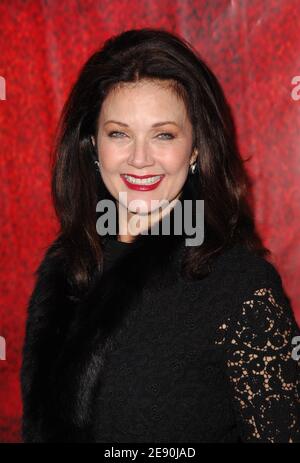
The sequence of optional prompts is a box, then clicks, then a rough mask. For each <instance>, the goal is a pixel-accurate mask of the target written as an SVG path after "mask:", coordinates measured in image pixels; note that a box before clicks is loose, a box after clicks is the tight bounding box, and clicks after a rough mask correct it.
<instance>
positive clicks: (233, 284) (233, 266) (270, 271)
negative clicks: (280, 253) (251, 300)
mask: <svg viewBox="0 0 300 463" xmlns="http://www.w3.org/2000/svg"><path fill="white" fill-rule="evenodd" d="M213 268H214V273H215V277H216V278H220V275H222V280H221V284H222V286H223V287H227V288H229V289H234V291H235V294H237V295H239V296H240V297H241V298H243V297H244V296H246V295H247V294H249V293H251V292H252V291H254V290H256V289H259V288H261V287H263V286H264V285H271V286H273V287H274V288H276V289H278V290H282V279H281V276H280V273H279V271H278V269H277V268H276V266H275V264H273V263H272V262H271V261H270V260H267V259H266V258H264V257H262V256H259V255H257V254H255V253H254V252H252V251H250V250H249V249H248V248H247V247H246V245H244V244H236V245H234V246H233V247H232V248H230V249H227V250H226V251H224V253H223V254H221V255H220V256H218V257H217V258H216V260H215V262H214V264H213Z"/></svg>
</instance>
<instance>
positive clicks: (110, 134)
mask: <svg viewBox="0 0 300 463" xmlns="http://www.w3.org/2000/svg"><path fill="white" fill-rule="evenodd" d="M115 133H117V134H123V135H125V133H124V132H116V131H113V132H109V134H108V136H109V137H112V138H120V137H114V136H113V134H115ZM121 138H123V137H121Z"/></svg>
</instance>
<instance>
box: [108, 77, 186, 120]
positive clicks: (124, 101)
mask: <svg viewBox="0 0 300 463" xmlns="http://www.w3.org/2000/svg"><path fill="white" fill-rule="evenodd" d="M129 109H130V112H129V111H128V110H129ZM116 113H117V114H116ZM141 113H142V114H143V117H149V118H155V117H160V118H161V117H162V116H163V115H165V116H166V117H167V116H168V117H170V116H172V118H173V119H174V118H176V119H177V120H178V122H180V121H181V122H182V123H184V122H185V119H186V116H187V114H186V107H185V103H184V101H183V100H182V98H180V96H179V95H178V94H177V93H176V92H175V90H174V89H173V88H172V86H171V82H170V81H148V80H142V81H138V82H126V83H125V82H124V83H120V84H118V86H116V87H115V88H113V89H112V90H111V91H110V92H109V94H108V95H107V97H106V98H105V100H104V102H103V104H102V108H101V113H100V119H102V120H103V121H104V119H107V118H110V117H117V116H118V120H120V117H126V119H127V120H128V119H129V118H130V117H133V118H134V117H135V116H137V115H140V114H141Z"/></svg>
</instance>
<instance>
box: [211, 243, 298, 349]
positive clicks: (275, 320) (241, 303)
mask: <svg viewBox="0 0 300 463" xmlns="http://www.w3.org/2000/svg"><path fill="white" fill-rule="evenodd" d="M221 270H223V272H224V273H223V275H224V277H223V279H222V283H221V284H222V285H224V287H227V289H229V291H230V292H231V293H232V295H233V296H232V305H231V306H230V304H229V305H228V307H229V306H230V310H228V311H227V319H226V320H225V319H224V322H225V324H224V325H223V326H224V327H226V331H227V332H228V333H230V332H231V334H232V333H233V332H234V333H237V332H239V333H240V335H241V337H242V338H243V339H244V338H245V339H244V341H245V340H246V339H248V337H250V338H251V339H252V337H253V338H255V337H257V339H265V337H266V336H267V335H268V333H269V334H271V333H272V334H274V333H275V332H276V333H277V335H278V338H276V340H275V341H277V342H279V343H280V339H281V338H282V333H285V334H287V333H289V336H292V335H296V334H298V333H299V331H298V326H297V323H296V321H295V317H294V313H293V310H292V307H291V304H290V301H289V298H288V296H287V294H286V292H285V290H284V288H283V285H282V278H281V276H280V274H279V271H278V270H277V268H276V267H275V265H274V264H273V263H271V262H270V261H268V260H267V259H265V258H263V257H260V256H257V255H255V254H254V253H252V252H251V251H249V250H248V249H247V248H246V247H245V246H244V245H237V246H235V247H234V248H232V249H231V250H229V251H227V252H226V253H225V254H223V255H222V257H220V259H218V262H217V264H216V275H220V272H221ZM277 335H276V336H277ZM276 336H275V334H274V339H275V337H276ZM250 338H249V339H250ZM249 339H248V341H249ZM275 341H274V343H275ZM259 342H260V341H259Z"/></svg>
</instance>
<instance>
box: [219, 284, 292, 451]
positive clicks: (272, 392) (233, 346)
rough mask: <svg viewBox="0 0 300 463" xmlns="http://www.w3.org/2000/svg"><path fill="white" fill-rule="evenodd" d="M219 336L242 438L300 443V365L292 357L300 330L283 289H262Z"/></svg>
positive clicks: (225, 326) (252, 296)
mask: <svg viewBox="0 0 300 463" xmlns="http://www.w3.org/2000/svg"><path fill="white" fill-rule="evenodd" d="M247 299H248V298H247ZM218 333H219V338H218V340H217V341H216V343H217V344H221V345H224V352H225V357H226V371H227V375H228V378H229V382H230V389H231V391H232V401H233V406H234V410H235V413H236V418H237V426H238V429H239V432H240V439H241V440H242V441H243V442H300V418H299V417H300V411H299V408H300V401H299V395H300V386H299V376H300V362H299V359H298V357H297V356H295V354H293V355H292V351H293V349H294V348H295V345H294V344H293V343H292V340H293V338H294V337H295V336H299V329H298V326H297V324H296V321H295V319H294V315H293V312H292V309H291V307H290V305H289V303H288V300H287V298H286V297H285V296H284V293H283V291H281V290H280V289H278V287H277V285H276V284H275V285H272V284H271V285H268V286H267V287H263V288H260V289H257V290H256V291H254V292H253V294H252V295H251V297H250V298H249V300H246V301H245V302H244V303H243V304H242V305H241V310H239V311H238V315H237V316H236V315H235V316H234V321H233V319H228V320H227V321H226V322H225V323H224V324H222V325H221V326H220V327H219V332H218ZM299 339H300V338H299ZM299 339H298V341H299ZM294 342H295V341H294ZM298 350H299V349H298Z"/></svg>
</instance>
